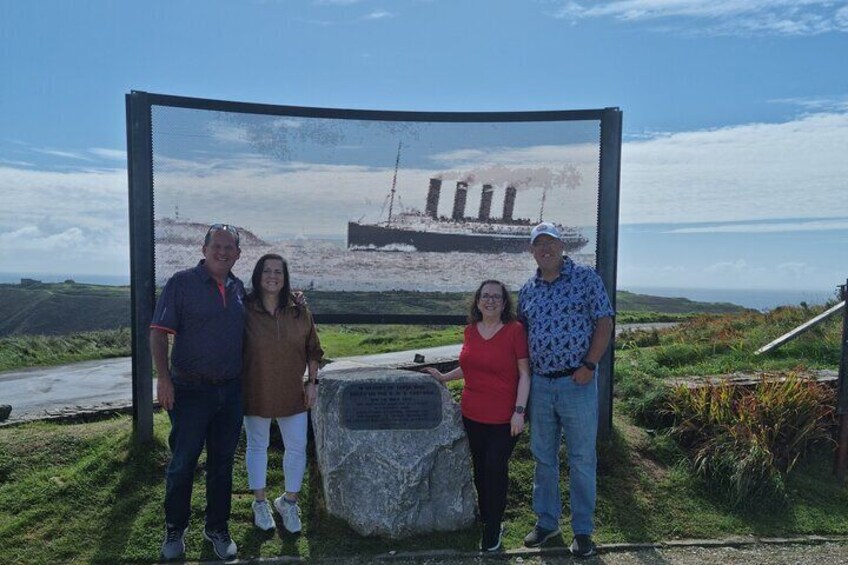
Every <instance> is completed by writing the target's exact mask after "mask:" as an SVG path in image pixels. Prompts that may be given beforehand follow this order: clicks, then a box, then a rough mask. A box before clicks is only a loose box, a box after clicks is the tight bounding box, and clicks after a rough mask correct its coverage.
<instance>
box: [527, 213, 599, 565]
mask: <svg viewBox="0 0 848 565" xmlns="http://www.w3.org/2000/svg"><path fill="white" fill-rule="evenodd" d="M530 246H531V251H532V253H533V258H534V259H535V260H536V264H537V265H538V266H539V268H538V270H537V271H536V274H535V275H533V276H532V277H530V280H528V281H527V283H525V284H524V286H523V287H522V288H521V291H520V292H519V294H518V309H519V315H520V317H521V319H522V320H524V323H525V325H526V326H527V339H528V342H529V345H530V366H531V369H532V372H533V376H532V380H531V387H530V403H529V406H530V449H531V451H532V452H533V459H534V460H535V462H536V470H535V474H534V477H533V511H534V512H535V513H536V516H537V520H536V526H535V527H534V528H533V531H531V532H530V533H529V534H527V536H526V537H525V538H524V545H526V546H528V547H537V546H540V545H542V544H543V543H545V542H546V541H548V540H549V539H551V538H553V537H556V536H558V535H559V534H560V529H559V518H560V516H561V515H562V500H561V497H560V492H559V448H560V438H561V437H562V436H565V443H566V446H567V448H568V465H569V495H570V501H571V528H572V530H573V532H574V539H573V541H572V543H571V552H572V554H574V555H575V556H577V557H589V556H591V555H594V554H595V553H596V548H595V544H594V543H593V542H592V531H593V530H594V525H593V523H592V518H593V516H594V513H595V470H596V466H597V455H596V451H595V440H596V438H597V434H598V383H597V379H596V378H595V372H596V369H597V364H598V362H599V361H600V359H601V357H602V356H603V354H604V352H605V351H606V349H607V345H608V344H609V338H610V334H611V332H612V316H613V315H614V312H613V310H612V306H611V305H610V300H609V296H608V295H607V291H606V289H605V288H604V285H603V282H601V279H600V277H598V275H597V273H595V271H594V270H593V269H591V268H589V267H587V266H584V265H578V264H576V263H575V262H574V261H572V260H571V259H570V258H569V257H565V256H563V251H564V250H565V245H564V244H563V242H562V239H561V235H560V232H559V230H558V229H557V227H556V226H555V225H554V224H551V223H547V222H543V223H541V224H539V225H538V226H536V227H535V228H533V230H532V231H531V233H530Z"/></svg>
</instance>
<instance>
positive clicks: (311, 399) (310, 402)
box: [303, 381, 318, 410]
mask: <svg viewBox="0 0 848 565" xmlns="http://www.w3.org/2000/svg"><path fill="white" fill-rule="evenodd" d="M316 398H318V385H316V384H315V383H313V382H312V381H309V382H308V383H307V384H306V389H305V390H304V394H303V400H304V402H305V404H306V409H307V410H309V409H310V408H312V407H313V406H314V405H315V399H316Z"/></svg>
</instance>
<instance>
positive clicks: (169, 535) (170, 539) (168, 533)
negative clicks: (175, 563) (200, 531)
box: [160, 524, 188, 561]
mask: <svg viewBox="0 0 848 565" xmlns="http://www.w3.org/2000/svg"><path fill="white" fill-rule="evenodd" d="M187 531H188V527H185V528H175V527H174V526H172V525H170V524H165V539H164V540H163V541H162V549H161V550H160V552H161V553H162V559H165V560H166V561H167V560H170V559H177V558H178V557H180V556H181V555H183V554H184V553H185V535H186V532H187Z"/></svg>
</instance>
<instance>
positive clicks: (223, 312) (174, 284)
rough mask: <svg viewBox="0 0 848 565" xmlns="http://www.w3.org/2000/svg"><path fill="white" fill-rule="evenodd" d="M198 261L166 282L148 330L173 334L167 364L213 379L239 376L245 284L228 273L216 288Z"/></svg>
mask: <svg viewBox="0 0 848 565" xmlns="http://www.w3.org/2000/svg"><path fill="white" fill-rule="evenodd" d="M203 263H204V261H200V263H198V264H197V266H196V267H194V268H193V269H187V270H185V271H180V272H178V273H176V274H174V276H172V277H171V278H170V279H168V282H167V283H165V288H164V290H163V291H162V295H161V296H160V297H159V300H158V301H157V302H156V310H155V311H154V312H153V321H152V322H151V323H150V327H151V328H157V329H160V330H164V331H166V332H168V333H171V334H174V347H173V349H172V350H171V366H173V367H175V368H176V369H177V372H179V371H184V372H186V373H191V374H195V375H202V376H204V377H207V378H213V379H236V378H239V377H240V376H241V365H242V340H243V337H244V317H245V310H244V285H243V284H242V282H241V280H239V279H238V278H237V277H236V276H234V275H233V274H232V273H230V274H229V276H228V277H227V281H226V283H225V284H224V285H220V284H219V283H218V281H216V280H215V279H214V278H213V277H212V276H211V275H210V274H209V272H208V271H207V270H206V267H204V266H203Z"/></svg>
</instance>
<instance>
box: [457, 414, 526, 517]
mask: <svg viewBox="0 0 848 565" xmlns="http://www.w3.org/2000/svg"><path fill="white" fill-rule="evenodd" d="M462 423H463V424H464V425H465V432H466V433H467V434H468V445H469V447H470V448H471V461H472V463H473V464H474V486H475V487H476V488H477V501H478V504H479V506H480V518H481V519H482V520H483V523H490V524H500V523H501V522H502V521H503V514H504V509H505V508H506V491H507V487H508V486H509V457H510V455H512V450H513V448H514V447H515V443H516V441H518V437H517V436H516V437H512V436H511V435H510V433H509V429H510V426H509V424H482V423H480V422H475V421H474V420H469V419H468V418H465V417H463V418H462Z"/></svg>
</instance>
